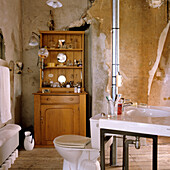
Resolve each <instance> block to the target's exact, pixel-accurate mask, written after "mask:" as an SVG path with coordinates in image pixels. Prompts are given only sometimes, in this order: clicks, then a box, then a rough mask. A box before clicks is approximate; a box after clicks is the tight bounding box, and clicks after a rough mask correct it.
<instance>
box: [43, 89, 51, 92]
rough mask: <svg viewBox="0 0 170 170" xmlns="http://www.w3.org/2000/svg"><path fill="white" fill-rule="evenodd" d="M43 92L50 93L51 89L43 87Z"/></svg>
mask: <svg viewBox="0 0 170 170" xmlns="http://www.w3.org/2000/svg"><path fill="white" fill-rule="evenodd" d="M42 93H50V89H42Z"/></svg>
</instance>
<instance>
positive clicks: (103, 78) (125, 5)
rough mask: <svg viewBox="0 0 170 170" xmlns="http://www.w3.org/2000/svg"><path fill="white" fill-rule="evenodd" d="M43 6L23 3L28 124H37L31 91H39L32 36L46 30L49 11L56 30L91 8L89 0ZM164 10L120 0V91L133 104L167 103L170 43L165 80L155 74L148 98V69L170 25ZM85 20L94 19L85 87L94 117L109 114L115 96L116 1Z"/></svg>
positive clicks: (99, 0)
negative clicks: (109, 103) (110, 96)
mask: <svg viewBox="0 0 170 170" xmlns="http://www.w3.org/2000/svg"><path fill="white" fill-rule="evenodd" d="M45 2H46V1H45V0H43V1H42V0H41V1H40V0H37V1H34V0H29V1H28V0H23V1H22V22H23V23H22V28H23V61H24V64H25V67H24V72H23V75H22V87H23V98H22V105H23V107H22V121H23V124H24V125H25V126H29V125H31V124H33V105H34V103H33V95H32V93H34V92H37V91H38V88H39V69H38V67H37V65H36V62H37V52H38V47H36V48H31V47H29V46H28V41H29V37H30V35H31V32H32V31H34V32H36V33H38V32H39V30H48V27H47V22H48V21H49V19H50V16H49V11H50V9H51V10H52V11H53V13H54V21H55V30H64V29H65V28H66V27H68V26H69V25H70V24H72V23H75V21H78V20H79V19H80V18H81V16H82V15H83V14H84V13H85V11H86V9H87V7H89V1H87V0H83V1H78V0H75V1H68V0H62V3H63V7H62V8H58V9H52V8H51V7H48V6H47V5H46V3H45ZM166 9H167V4H166V3H164V4H163V5H162V6H161V7H160V8H157V9H153V8H150V7H149V5H148V3H147V2H146V1H143V0H126V1H123V0H120V72H121V74H122V75H123V86H122V87H121V88H119V93H122V95H123V97H125V98H130V99H131V100H132V101H133V102H138V103H149V104H153V105H166V106H167V105H169V96H168V95H169V93H168V85H169V84H168V82H169V81H168V77H169V72H168V71H169V69H168V67H169V56H168V55H169V51H168V50H169V49H168V42H169V40H168V39H167V40H166V43H165V47H164V50H163V57H161V62H160V64H159V69H160V70H161V72H162V77H161V78H156V77H155V76H154V79H153V82H152V83H151V90H150V95H149V96H150V97H149V96H148V81H149V71H150V70H151V69H152V67H153V66H154V64H155V61H156V58H157V48H158V41H159V37H160V35H161V32H162V31H163V29H164V28H165V26H166V24H167V13H166ZM87 17H88V19H89V20H91V21H90V23H91V26H90V28H89V31H87V34H86V38H88V41H86V47H88V52H86V56H85V57H86V59H88V63H87V64H86V66H87V68H86V71H88V73H87V74H86V75H88V76H87V77H86V81H89V82H90V84H89V83H86V86H88V87H87V88H86V89H87V91H88V89H90V90H91V91H89V95H90V99H91V98H92V113H91V115H95V114H97V113H101V112H106V111H107V107H106V103H107V102H106V96H107V95H108V94H111V78H112V77H111V68H112V44H111V40H112V34H111V29H112V22H111V21H112V0H109V1H108V0H96V1H95V2H94V3H93V4H92V6H91V8H90V9H89V10H87ZM168 35H169V34H168ZM89 77H90V78H89ZM89 86H91V88H89ZM158 87H159V89H162V91H161V90H160V92H158V91H157V90H156V89H157V88H158ZM165 87H166V88H165ZM154 89H155V90H154ZM164 89H167V90H165V91H164ZM160 96H162V97H160ZM88 115H89V113H88ZM89 116H90V115H89Z"/></svg>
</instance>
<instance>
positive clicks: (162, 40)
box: [148, 21, 170, 96]
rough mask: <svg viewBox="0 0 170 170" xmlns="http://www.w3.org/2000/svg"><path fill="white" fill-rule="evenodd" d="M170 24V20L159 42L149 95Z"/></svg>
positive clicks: (150, 80)
mask: <svg viewBox="0 0 170 170" xmlns="http://www.w3.org/2000/svg"><path fill="white" fill-rule="evenodd" d="M169 25H170V21H169V23H168V24H167V25H166V27H165V28H164V30H163V31H162V33H161V35H160V38H159V42H158V49H157V58H156V61H155V64H154V66H153V67H152V69H151V70H150V71H149V79H148V96H149V94H150V90H151V85H152V82H153V78H154V75H155V73H156V70H157V68H158V65H159V63H160V59H161V56H162V51H163V48H164V44H165V40H166V37H167V34H168V30H169Z"/></svg>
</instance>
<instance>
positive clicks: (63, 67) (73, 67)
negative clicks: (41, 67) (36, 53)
mask: <svg viewBox="0 0 170 170" xmlns="http://www.w3.org/2000/svg"><path fill="white" fill-rule="evenodd" d="M82 68H83V67H77V66H55V67H48V66H46V67H45V69H82Z"/></svg>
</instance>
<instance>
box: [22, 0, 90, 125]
mask: <svg viewBox="0 0 170 170" xmlns="http://www.w3.org/2000/svg"><path fill="white" fill-rule="evenodd" d="M62 4H63V7H62V8H57V9H53V8H51V7H49V6H47V5H46V0H36V1H35V0H22V32H23V62H24V70H23V74H22V94H23V95H22V124H23V126H24V127H28V126H30V125H33V120H34V96H33V93H35V92H37V91H38V90H39V86H40V85H39V68H38V67H37V58H38V47H35V48H33V47H29V45H28V42H29V38H30V36H31V32H35V33H37V34H39V30H48V26H47V22H48V21H49V20H50V10H52V12H53V15H54V22H55V30H65V28H66V27H67V26H68V25H70V24H71V23H72V22H74V21H76V20H79V19H80V18H81V15H82V14H83V13H84V12H85V11H86V8H87V0H81V1H79V0H74V1H69V0H63V1H62Z"/></svg>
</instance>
